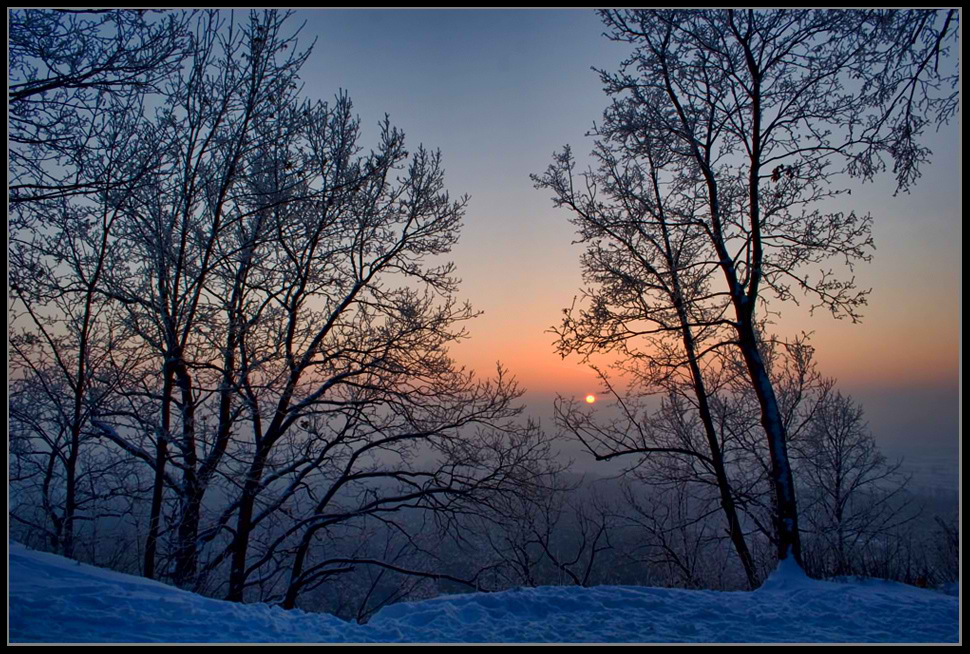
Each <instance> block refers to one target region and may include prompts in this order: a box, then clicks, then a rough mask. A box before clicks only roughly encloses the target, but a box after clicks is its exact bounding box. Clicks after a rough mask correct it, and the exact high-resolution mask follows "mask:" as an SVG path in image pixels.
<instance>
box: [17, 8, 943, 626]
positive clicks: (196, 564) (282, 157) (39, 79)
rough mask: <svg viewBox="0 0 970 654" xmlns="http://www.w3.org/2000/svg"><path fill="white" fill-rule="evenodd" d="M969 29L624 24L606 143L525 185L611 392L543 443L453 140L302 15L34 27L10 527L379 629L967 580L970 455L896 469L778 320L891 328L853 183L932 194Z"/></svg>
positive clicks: (759, 17) (29, 12)
mask: <svg viewBox="0 0 970 654" xmlns="http://www.w3.org/2000/svg"><path fill="white" fill-rule="evenodd" d="M324 14H325V12H324ZM959 15H960V14H959V12H958V11H957V10H844V11H843V10H839V11H823V10H770V11H769V10H765V11H752V10H743V11H742V10H615V11H614V10H603V11H600V12H599V18H600V20H601V21H602V28H603V30H604V32H605V33H604V36H605V38H606V39H609V40H610V41H612V42H613V43H615V44H618V45H622V46H623V47H625V50H624V53H625V54H624V56H625V59H624V61H623V63H622V64H620V65H619V66H618V67H617V68H615V69H606V70H599V69H596V75H597V76H598V79H599V82H600V85H601V88H602V89H603V91H605V96H604V97H602V98H601V100H602V102H601V104H602V105H603V106H605V107H606V109H605V111H604V112H603V113H602V115H600V116H595V115H591V116H589V120H590V121H593V120H594V119H595V120H596V122H595V124H594V125H595V126H594V128H593V130H592V131H591V132H590V133H589V134H588V135H587V136H588V137H589V139H588V141H587V142H591V143H592V146H591V150H592V151H591V153H590V154H589V156H588V157H587V156H586V155H585V154H577V153H576V152H575V151H574V148H572V147H570V146H568V145H566V146H562V147H561V148H560V149H559V150H557V151H556V152H555V153H553V155H552V157H551V160H549V159H548V158H547V160H546V162H547V163H546V167H545V168H544V169H537V170H534V171H533V172H532V174H531V175H529V176H526V178H524V179H523V180H522V182H523V183H524V184H525V185H527V186H529V187H530V189H529V190H530V192H532V193H537V194H539V195H543V194H544V195H545V196H551V205H552V207H554V209H555V210H556V213H557V215H558V216H559V217H560V218H561V219H562V221H563V222H566V221H568V223H569V224H571V226H572V229H573V241H574V244H575V245H576V246H578V247H577V248H576V252H579V254H578V259H579V265H580V268H581V273H582V288H580V289H577V290H575V293H576V296H575V298H571V297H570V296H565V297H562V298H560V299H561V301H562V304H564V305H566V304H569V302H570V300H571V299H572V305H571V306H570V307H568V308H566V309H564V310H562V311H561V312H560V313H559V314H558V315H555V314H553V315H549V316H548V322H547V324H549V325H553V327H552V328H551V330H550V332H549V333H550V335H551V337H550V339H549V340H551V341H554V343H553V345H552V346H551V348H550V349H551V350H552V351H553V352H554V353H555V354H557V355H559V356H561V357H562V358H563V360H564V361H569V362H575V363H576V365H581V366H587V367H588V368H589V369H590V370H591V371H592V373H593V376H592V378H593V379H595V384H596V389H597V392H596V396H595V397H590V400H589V401H588V402H587V401H584V400H583V398H574V397H572V396H571V395H569V394H566V393H563V394H561V395H559V396H558V397H557V398H556V400H555V401H554V402H553V405H552V406H551V407H549V410H550V413H551V415H552V420H551V422H544V423H540V422H538V421H535V420H533V419H531V418H530V417H528V416H527V415H525V413H524V407H523V402H522V400H523V394H524V390H523V389H522V388H521V387H520V385H519V383H518V382H517V381H516V372H517V371H516V365H515V363H516V362H514V361H506V362H503V363H504V364H505V365H508V366H509V367H508V368H506V367H504V366H503V365H501V364H499V365H498V366H497V367H496V368H495V369H493V370H491V371H483V370H472V369H470V368H468V367H466V366H464V365H462V364H461V363H460V362H459V361H458V360H456V358H455V357H454V356H453V354H452V351H453V349H454V348H455V347H456V346H458V344H459V343H461V342H463V341H465V340H466V339H467V338H468V334H469V332H473V331H474V324H475V320H476V318H478V316H479V312H478V311H477V310H476V308H474V303H475V298H474V297H471V298H469V301H465V300H464V295H463V291H462V285H461V280H460V278H459V277H460V274H461V271H462V266H463V261H462V260H461V259H458V260H456V261H452V259H451V255H452V253H453V250H454V248H456V247H457V244H458V243H459V239H460V238H461V233H462V230H463V229H464V228H465V227H466V225H465V223H466V222H467V221H468V216H469V212H470V208H469V207H470V206H471V205H472V203H473V202H474V199H473V198H470V197H468V196H465V195H462V196H457V197H456V196H453V195H452V194H450V193H449V190H448V189H449V184H448V183H447V182H446V174H445V162H446V161H447V159H448V152H441V151H439V150H435V149H431V148H429V147H425V146H424V145H418V144H415V143H413V142H412V141H410V140H406V139H405V134H404V131H403V130H402V129H400V128H398V127H397V126H395V124H394V123H392V120H391V118H390V117H387V116H385V118H384V119H383V121H381V122H380V124H379V125H377V126H376V128H374V126H372V125H368V124H365V123H363V122H362V121H361V119H360V117H359V116H358V115H357V113H356V112H357V109H356V107H355V105H354V104H353V102H352V100H351V97H350V94H349V93H348V92H347V91H344V90H339V89H332V90H323V91H321V90H320V89H317V88H314V87H313V85H312V84H307V82H306V81H305V78H304V77H305V75H306V74H307V70H308V69H309V68H312V66H313V62H314V57H315V56H316V55H317V53H318V51H319V49H321V48H325V47H326V44H324V43H313V44H308V40H307V38H305V37H306V36H307V35H306V34H305V33H302V32H301V27H300V21H299V20H297V17H294V16H293V15H291V12H281V11H275V10H267V11H250V12H228V11H222V10H211V11H145V10H121V9H118V10H41V9H25V10H10V11H9V12H8V18H9V24H10V28H9V29H10V32H9V40H8V56H9V78H8V102H9V117H8V128H9V129H8V131H9V141H8V142H9V149H8V260H9V262H10V263H9V269H8V398H9V399H8V414H9V425H8V454H9V456H8V459H9V464H8V498H9V499H8V502H9V505H8V527H9V536H10V539H11V540H14V541H17V542H20V543H22V544H24V545H26V546H28V547H30V548H33V549H39V550H44V551H49V552H54V553H57V554H60V555H63V556H65V557H68V558H72V559H76V560H78V561H82V562H85V563H92V564H94V565H97V566H101V567H106V568H111V569H114V570H118V571H122V572H126V573H131V574H137V575H142V576H144V577H147V578H149V579H157V580H161V581H163V582H166V583H170V584H172V585H175V586H178V587H179V588H183V589H187V590H191V591H194V592H197V593H201V594H203V595H206V596H209V597H215V598H220V599H228V600H230V601H235V602H265V603H270V604H275V605H279V606H282V607H283V608H287V609H291V608H301V609H304V610H308V611H319V612H327V613H332V614H334V615H337V616H338V617H341V618H343V619H346V620H356V621H358V622H361V623H366V622H367V621H368V620H369V619H370V618H371V617H372V616H373V615H374V614H375V613H376V612H377V611H378V610H380V609H381V608H382V607H385V606H387V605H389V604H393V603H396V602H400V601H407V600H415V599H425V598H430V597H435V596H437V595H440V594H446V593H465V592H487V591H498V590H507V589H511V588H516V587H523V586H528V587H534V586H548V585H577V586H593V585H604V584H610V585H641V586H658V587H675V588H688V589H713V590H754V589H756V588H758V587H759V586H760V585H761V584H762V583H763V582H764V581H765V579H766V578H767V577H768V576H769V575H770V574H771V573H772V571H774V570H775V569H776V567H777V566H778V563H779V561H783V560H786V559H793V560H794V561H795V562H796V563H797V564H798V566H800V567H801V568H802V569H803V570H804V571H805V573H806V574H808V575H809V576H810V577H813V578H817V579H826V578H848V577H852V576H864V577H878V578H883V579H889V580H894V581H900V582H903V583H906V584H912V585H916V586H920V587H923V588H940V587H943V586H945V585H947V584H952V583H953V582H955V581H956V580H957V579H958V576H959V570H960V538H959V529H960V528H959V524H960V523H959V508H960V506H959V497H958V494H957V493H951V492H950V490H949V488H950V485H949V484H950V482H949V481H942V482H940V481H939V480H934V479H933V477H934V476H935V475H938V470H940V469H941V468H939V467H936V468H934V467H931V466H930V465H929V464H927V467H926V469H927V470H929V472H927V473H925V474H924V473H919V472H918V471H917V468H915V467H914V466H913V465H910V466H909V467H907V465H906V463H905V462H904V461H901V460H898V459H896V458H893V457H889V456H887V455H886V454H885V453H884V452H883V451H881V449H880V445H879V443H878V442H877V439H876V436H875V435H874V434H873V433H872V431H871V430H870V429H869V426H868V422H867V416H866V412H865V409H864V407H863V406H862V404H861V403H860V402H859V401H857V400H856V399H854V398H853V397H852V396H851V395H849V394H848V393H846V392H844V391H843V390H842V389H840V388H839V386H838V384H837V382H836V381H835V380H834V379H832V378H830V377H829V376H827V375H826V373H825V371H824V370H822V369H821V366H820V365H819V363H818V361H817V360H818V350H817V347H821V346H819V345H816V343H815V342H814V341H813V339H812V337H811V335H810V332H811V327H810V326H808V327H806V328H805V329H804V330H798V331H797V333H778V331H777V330H778V324H777V323H776V321H775V318H777V317H778V316H780V315H781V314H783V313H785V312H786V311H789V310H790V308H791V306H792V305H793V304H794V305H800V306H804V307H811V310H812V311H813V312H815V313H818V314H819V315H820V318H819V319H822V318H821V316H822V315H823V314H825V315H831V316H832V317H834V318H841V319H846V320H848V321H852V322H856V321H858V320H860V319H861V317H862V313H863V311H864V308H865V306H866V304H867V301H868V299H869V296H870V294H871V293H872V290H871V289H869V288H866V287H865V286H860V285H859V283H858V282H857V281H856V271H857V268H858V267H864V266H865V265H866V264H867V263H868V262H869V261H870V260H871V259H872V256H873V251H874V247H875V246H874V239H873V225H874V221H875V220H877V219H878V218H874V217H873V216H872V215H870V214H868V213H865V214H864V213H859V212H857V211H855V210H853V205H852V204H851V203H848V202H847V201H848V200H849V199H851V198H850V196H851V189H852V185H853V184H854V183H857V182H859V181H860V180H861V181H865V182H871V181H872V180H875V179H883V178H889V179H891V180H892V182H893V184H894V188H895V190H896V191H897V192H902V193H905V192H907V191H909V190H910V189H911V188H916V187H918V186H919V185H920V184H922V183H924V180H922V179H921V176H922V175H921V171H922V170H925V169H926V167H927V166H929V165H930V164H931V162H932V161H933V157H934V153H933V152H931V150H930V148H929V147H928V146H927V145H926V139H927V134H928V133H931V132H933V131H934V130H938V129H940V128H941V126H944V125H948V124H950V123H951V122H955V121H956V120H958V117H959V107H960V96H959V69H958V62H957V60H956V56H955V51H956V49H957V47H958V41H957V34H958V31H959ZM310 40H312V39H310ZM320 96H324V97H329V98H330V99H328V100H324V99H323V97H320ZM582 134H583V126H582V125H577V128H576V131H575V132H574V133H566V134H563V135H562V139H563V140H566V139H569V138H579V137H581V136H582ZM583 148H584V149H589V148H587V146H583ZM577 149H578V147H577ZM512 313H513V314H514V309H513V310H512ZM472 338H474V336H473V337H472ZM603 356H606V357H608V361H609V364H608V365H603V364H602V363H601V361H602V360H603V359H601V358H600V357H603ZM592 390H594V389H592V388H591V389H590V391H592ZM594 400H595V401H594ZM532 408H533V407H530V409H532ZM955 436H956V435H955ZM578 458H582V459H583V465H582V466H581V467H582V470H583V471H584V474H580V473H579V472H577V469H578V468H577V467H575V466H573V465H572V463H573V461H574V460H575V459H578ZM934 465H935V464H934ZM587 471H589V472H587ZM914 475H915V477H916V478H915V481H914Z"/></svg>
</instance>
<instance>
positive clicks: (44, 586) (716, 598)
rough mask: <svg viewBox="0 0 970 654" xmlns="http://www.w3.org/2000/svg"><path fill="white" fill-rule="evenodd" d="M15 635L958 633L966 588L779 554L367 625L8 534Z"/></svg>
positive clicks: (470, 603)
mask: <svg viewBox="0 0 970 654" xmlns="http://www.w3.org/2000/svg"><path fill="white" fill-rule="evenodd" d="M9 572H10V574H9V577H8V579H9V582H8V583H9V613H8V616H9V636H8V637H9V639H10V642H240V643H244V642H957V640H958V637H959V600H958V599H957V598H956V597H951V596H948V595H945V594H943V593H938V592H935V591H930V590H922V589H919V588H913V587H910V586H905V585H902V584H898V583H893V582H885V581H878V580H872V579H868V580H857V581H853V582H840V583H836V582H825V581H815V580H811V579H808V578H807V577H805V576H804V575H803V574H802V573H801V570H800V569H798V568H797V567H795V566H780V567H779V569H778V570H777V571H776V572H775V573H774V574H772V575H771V577H769V579H768V580H767V581H766V582H765V584H764V586H762V588H760V589H758V590H757V591H755V592H733V593H726V592H716V591H688V590H679V589H661V588H646V587H632V586H601V587H596V588H588V589H587V588H576V587H544V588H527V589H516V590H510V591H506V592H501V593H473V594H467V595H450V596H442V597H438V598H436V599H432V600H427V601H423V602H414V603H401V604H396V605H393V606H389V607H386V608H384V609H383V610H381V611H380V612H378V613H377V614H376V615H375V616H374V618H373V619H372V620H371V621H370V622H369V623H368V624H366V625H358V624H353V623H348V622H344V621H342V620H340V619H338V618H335V617H333V616H330V615H323V614H313V613H306V612H303V611H299V610H297V611H284V610H283V609H281V608H278V607H271V606H268V605H265V604H235V603H231V602H225V601H221V600H214V599H209V598H205V597H201V596H199V595H195V594H193V593H189V592H186V591H183V590H179V589H177V588H173V587H171V586H166V585H165V584H162V583H160V582H157V581H150V580H147V579H142V578H140V577H133V576H130V575H124V574H121V573H117V572H111V571H108V570H102V569H100V568H95V567H92V566H88V565H84V564H79V563H76V562H74V561H70V560H67V559H64V558H62V557H59V556H55V555H53V554H45V553H41V552H35V551H31V550H28V549H27V548H25V547H24V546H22V545H20V544H17V543H11V544H10V550H9Z"/></svg>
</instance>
